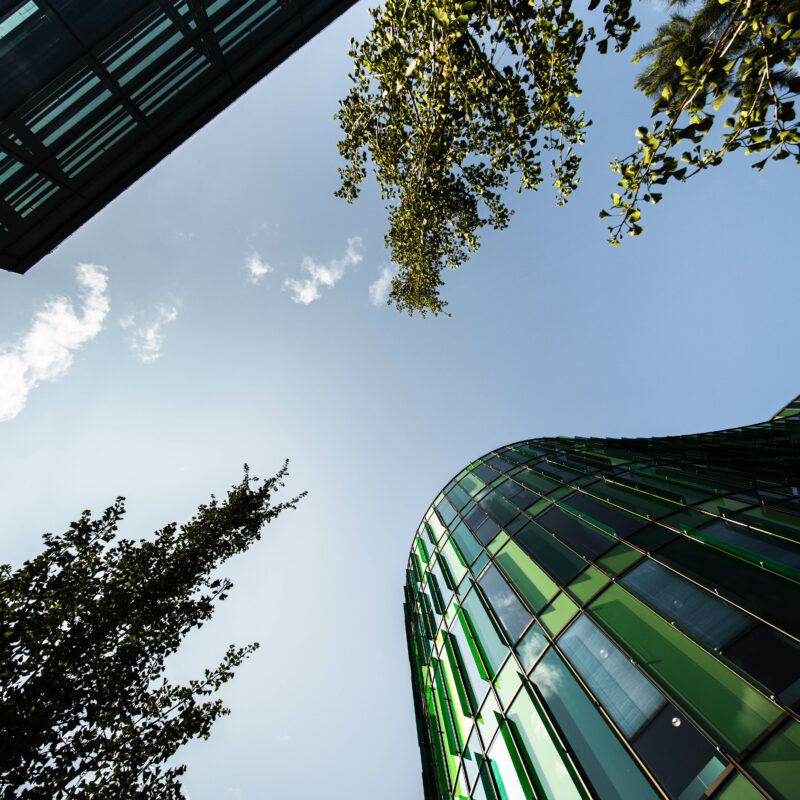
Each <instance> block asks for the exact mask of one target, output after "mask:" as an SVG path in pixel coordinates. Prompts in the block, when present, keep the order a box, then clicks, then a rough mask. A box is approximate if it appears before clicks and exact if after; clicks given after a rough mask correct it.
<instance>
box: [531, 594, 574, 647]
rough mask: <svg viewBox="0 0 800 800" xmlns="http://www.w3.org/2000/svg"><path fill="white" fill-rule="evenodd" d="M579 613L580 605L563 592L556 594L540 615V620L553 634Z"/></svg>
mask: <svg viewBox="0 0 800 800" xmlns="http://www.w3.org/2000/svg"><path fill="white" fill-rule="evenodd" d="M577 613H578V606H576V605H575V603H574V602H573V601H572V600H570V598H569V597H568V596H567V595H566V594H564V592H561V593H560V594H558V595H556V597H555V598H554V599H553V601H552V602H551V603H550V605H549V606H547V608H546V609H545V610H544V611H542V613H541V614H540V615H539V622H541V623H542V625H544V626H545V628H547V630H548V631H550V633H551V634H552V635H553V636H556V635H557V634H558V632H559V631H560V630H561V629H562V628H563V627H564V626H565V625H566V624H567V623H568V622H569V621H570V620H571V619H572V618H573V617H574V616H575V615H576V614H577Z"/></svg>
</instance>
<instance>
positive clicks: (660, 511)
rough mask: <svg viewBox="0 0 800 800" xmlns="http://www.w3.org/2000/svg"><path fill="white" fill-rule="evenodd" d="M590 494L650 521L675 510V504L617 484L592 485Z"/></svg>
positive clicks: (603, 482)
mask: <svg viewBox="0 0 800 800" xmlns="http://www.w3.org/2000/svg"><path fill="white" fill-rule="evenodd" d="M592 493H593V494H596V495H598V497H602V498H605V499H606V500H608V501H609V502H610V503H613V504H614V505H616V506H620V507H621V508H625V509H628V510H630V511H633V512H634V513H636V514H639V516H642V517H647V516H650V517H651V518H652V519H657V518H658V517H661V516H663V515H664V514H669V513H671V512H673V511H675V510H676V507H675V504H674V503H670V502H668V501H667V500H659V499H658V498H657V497H654V496H653V495H652V494H643V493H642V492H637V491H636V490H635V489H629V488H627V487H623V486H621V485H619V484H613V485H612V484H610V483H608V482H606V481H602V482H600V483H596V484H594V485H593V486H592Z"/></svg>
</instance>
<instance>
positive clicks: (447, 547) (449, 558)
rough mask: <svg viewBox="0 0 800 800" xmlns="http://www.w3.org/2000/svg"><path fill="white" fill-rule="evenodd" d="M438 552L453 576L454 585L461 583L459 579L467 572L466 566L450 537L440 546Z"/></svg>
mask: <svg viewBox="0 0 800 800" xmlns="http://www.w3.org/2000/svg"><path fill="white" fill-rule="evenodd" d="M439 552H440V554H441V555H442V556H443V557H444V560H445V563H446V564H447V567H448V569H449V571H450V574H451V575H452V576H453V581H454V583H455V584H456V585H457V584H459V583H461V579H462V578H463V577H464V575H466V574H467V568H466V566H465V565H464V562H463V561H462V559H461V554H460V553H459V552H458V551H457V550H456V548H455V547H454V546H453V543H452V542H451V541H450V539H448V540H447V541H446V542H445V543H444V544H443V545H442V546H441V549H440V551H439Z"/></svg>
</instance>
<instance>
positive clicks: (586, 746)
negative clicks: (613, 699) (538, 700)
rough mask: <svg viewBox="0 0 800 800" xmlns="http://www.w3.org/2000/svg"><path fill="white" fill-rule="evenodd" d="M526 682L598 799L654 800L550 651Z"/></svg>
mask: <svg viewBox="0 0 800 800" xmlns="http://www.w3.org/2000/svg"><path fill="white" fill-rule="evenodd" d="M531 681H532V682H533V683H534V685H535V686H536V687H537V688H538V690H539V691H540V692H541V695H542V697H543V698H544V701H545V703H546V704H547V707H548V708H549V710H550V713H551V714H552V715H553V717H555V719H556V721H557V723H558V725H559V727H560V728H561V730H562V731H563V732H564V738H565V739H566V740H567V741H568V742H569V743H570V748H571V749H572V751H573V752H574V753H575V755H576V756H577V758H578V761H579V762H580V764H581V766H582V767H583V770H584V772H585V773H586V776H587V777H588V779H589V782H590V783H591V785H592V786H593V788H594V790H595V792H596V793H597V795H598V796H599V797H602V798H603V800H630V798H633V797H635V798H636V799H637V800H655V798H656V797H657V795H656V793H655V790H654V789H653V788H652V787H651V786H650V784H649V783H648V781H647V780H646V779H645V777H644V775H643V774H642V773H641V772H640V771H639V768H638V767H637V766H636V764H635V763H634V761H633V759H632V758H631V756H630V755H629V754H628V753H627V752H626V751H625V749H624V748H623V746H622V743H621V742H620V741H619V739H617V737H616V736H615V735H614V734H613V732H612V731H611V728H609V727H608V724H607V723H606V721H605V720H604V719H603V718H602V717H601V716H600V712H599V711H598V710H597V708H596V707H595V706H594V704H593V703H592V701H591V700H590V699H589V697H588V695H587V694H586V692H584V691H583V689H582V688H581V686H580V684H579V683H578V681H577V680H575V678H574V677H573V676H572V673H571V672H570V671H569V670H568V669H567V667H566V665H565V664H564V662H563V661H562V660H561V658H560V656H559V655H558V654H557V653H556V652H555V651H554V650H553V649H552V648H551V649H550V650H548V652H547V653H545V654H544V656H542V660H541V661H540V662H539V664H538V665H537V667H536V669H534V670H533V672H532V673H531Z"/></svg>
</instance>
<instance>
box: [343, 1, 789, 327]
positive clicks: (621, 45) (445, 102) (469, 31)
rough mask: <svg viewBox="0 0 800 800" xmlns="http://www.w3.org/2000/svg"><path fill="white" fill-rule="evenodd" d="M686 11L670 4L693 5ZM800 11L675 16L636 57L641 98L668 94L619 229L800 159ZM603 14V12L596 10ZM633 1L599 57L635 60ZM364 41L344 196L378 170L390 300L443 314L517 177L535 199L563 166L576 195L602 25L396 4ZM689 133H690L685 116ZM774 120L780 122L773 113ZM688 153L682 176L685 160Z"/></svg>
mask: <svg viewBox="0 0 800 800" xmlns="http://www.w3.org/2000/svg"><path fill="white" fill-rule="evenodd" d="M686 2H687V0H672V3H673V5H685V4H686ZM799 3H800V0H703V2H702V3H701V4H700V7H699V8H698V10H697V11H696V12H695V13H694V14H693V15H692V16H691V17H690V18H686V17H682V16H680V15H678V14H674V15H673V17H672V19H671V20H670V21H669V22H668V23H666V24H665V25H664V26H662V27H661V28H659V30H658V32H657V33H656V36H655V38H654V39H653V41H652V42H650V43H649V44H647V45H645V46H644V47H643V48H641V49H640V51H639V53H638V54H637V58H638V59H642V58H644V59H651V63H650V64H649V65H648V67H647V68H646V69H645V71H644V72H643V73H642V75H641V76H640V77H639V80H638V82H637V87H638V88H639V89H640V90H641V91H643V92H645V93H646V94H648V95H651V96H657V99H656V102H655V106H654V114H655V115H658V116H660V117H661V118H660V119H658V120H657V121H656V122H655V124H654V125H653V129H652V131H651V130H649V129H648V128H646V127H640V128H638V129H637V135H638V137H639V147H638V149H637V150H636V152H635V153H633V154H631V155H629V156H627V157H626V158H623V159H621V160H620V159H617V160H616V161H614V162H613V164H612V167H613V169H615V170H616V171H617V172H619V173H620V174H621V179H620V182H619V185H620V186H622V192H620V193H614V194H612V196H611V197H612V203H613V207H614V211H613V212H610V211H608V210H603V211H601V213H600V215H601V217H608V216H610V215H611V213H614V212H616V213H617V215H618V216H619V220H618V221H617V223H616V225H615V226H611V227H610V228H609V231H610V232H611V237H610V239H609V241H611V242H612V243H614V244H617V243H618V242H619V240H620V235H621V233H622V232H624V231H627V232H629V233H631V234H633V235H637V234H638V233H640V232H641V230H642V228H641V225H639V219H640V216H641V208H640V206H641V203H642V202H651V203H656V202H658V200H660V198H661V194H660V193H659V192H657V191H653V190H652V187H653V186H658V185H660V184H663V183H666V182H667V181H669V180H671V179H678V180H684V179H686V178H687V177H689V176H690V174H695V173H696V172H697V171H700V170H702V169H705V168H706V167H708V166H712V165H716V164H719V163H720V162H721V160H722V157H723V155H724V154H725V153H726V152H729V151H733V150H736V149H738V148H740V147H745V148H746V149H747V150H748V151H749V152H764V153H766V154H767V155H766V158H765V159H764V161H760V162H758V163H757V164H756V165H755V166H757V167H758V168H763V166H764V163H765V161H766V159H768V158H773V159H778V160H780V159H782V158H787V157H788V156H789V155H794V156H795V158H796V159H797V158H798V152H797V148H798V141H800V139H798V128H797V123H795V122H793V120H794V109H793V101H792V98H793V97H794V95H796V94H797V91H798V88H800V86H798V77H797V75H796V73H795V72H794V71H793V65H794V60H795V57H796V55H797V48H798V38H800V30H798V29H800V18H798V12H797V9H798V8H799V7H800V6H799V5H798V4H799ZM598 5H599V0H590V3H589V11H592V10H593V9H595V8H596V7H597V6H598ZM630 8H631V3H630V0H609V2H608V3H607V4H606V5H605V6H604V8H603V10H602V13H603V15H604V28H605V35H604V36H603V37H602V38H600V39H598V40H597V41H596V46H597V48H598V50H599V51H600V52H601V53H605V52H607V51H608V45H609V43H611V42H613V44H614V50H615V51H621V50H623V49H625V48H626V47H627V45H628V43H629V41H630V37H631V35H632V34H633V32H634V31H636V30H637V29H638V22H637V21H636V19H635V17H634V16H633V15H632V14H631V13H630ZM371 13H372V16H373V20H374V25H373V28H372V31H371V32H370V33H369V34H368V35H367V37H366V38H365V39H364V41H363V42H361V43H358V42H356V41H355V40H351V49H350V55H351V57H352V58H353V59H354V70H353V73H352V74H351V76H350V77H351V79H352V82H353V86H352V88H351V90H350V92H349V93H348V95H347V97H345V98H344V99H343V100H341V101H340V104H339V111H338V112H337V115H336V116H337V118H338V119H339V122H340V124H341V127H342V130H343V134H344V136H343V138H342V140H341V141H340V142H339V151H340V153H341V154H342V156H343V157H344V159H345V162H346V165H345V166H344V167H341V168H340V170H339V172H340V176H341V178H342V185H341V187H340V188H339V190H338V191H337V192H336V195H337V196H338V197H342V198H344V199H346V200H348V202H353V201H354V200H355V198H356V197H357V196H358V193H359V187H360V184H361V182H362V180H363V179H364V177H366V173H367V162H368V160H370V161H371V163H372V168H373V170H374V172H375V175H376V178H377V180H378V183H379V184H380V187H381V192H382V195H383V198H384V199H385V200H386V201H388V205H387V210H388V212H389V231H388V234H387V236H386V245H387V247H388V248H389V249H390V250H391V254H392V260H393V261H394V263H395V264H396V266H397V269H398V274H397V276H396V277H395V278H394V279H393V281H392V288H391V293H390V295H389V301H388V302H389V303H390V304H391V303H394V305H395V306H396V307H397V308H398V309H400V310H405V311H408V313H409V314H413V313H414V312H415V311H416V312H419V313H420V314H422V315H423V316H424V315H425V314H426V313H427V312H432V313H433V314H437V313H439V312H442V311H443V310H444V308H445V306H446V303H445V302H444V301H443V300H442V299H441V297H440V295H439V289H440V287H441V286H442V285H443V281H442V271H443V269H444V268H445V267H450V268H457V267H458V266H460V265H461V264H463V263H464V262H465V261H466V260H467V258H468V257H469V255H470V253H472V252H475V251H476V250H477V248H478V245H479V238H478V235H477V231H478V230H479V229H480V228H482V227H483V226H485V225H491V226H493V227H494V228H496V229H501V228H505V227H506V226H507V225H508V222H509V218H510V216H511V214H512V213H513V212H512V211H510V210H509V209H508V207H507V206H506V205H505V203H504V201H503V192H504V191H505V190H506V189H507V187H508V185H509V181H510V178H511V176H512V175H514V174H517V173H518V174H519V187H518V188H517V191H521V189H523V188H527V189H536V188H537V187H538V186H539V185H540V184H541V183H542V181H543V175H542V171H543V161H544V160H545V159H546V157H550V166H551V170H552V172H551V177H552V180H553V185H554V187H555V189H556V197H557V201H558V203H559V204H562V203H564V202H566V201H567V199H568V197H569V195H570V194H571V192H572V191H574V189H575V188H576V187H577V185H578V171H579V167H580V157H579V156H578V154H577V152H576V147H577V146H578V145H580V144H582V143H583V141H584V135H585V130H586V128H587V127H588V125H590V124H591V123H590V121H588V120H585V119H584V117H583V114H582V113H579V112H578V111H576V109H575V108H574V106H573V105H572V100H571V98H572V97H575V96H577V95H579V94H580V87H579V84H578V80H577V70H578V67H579V66H580V63H581V60H582V58H583V55H584V53H585V49H586V46H587V44H588V43H589V42H590V41H592V40H593V39H595V38H596V35H595V31H594V29H593V28H592V27H587V26H586V25H585V23H584V21H583V20H582V19H580V18H579V17H577V16H576V15H575V13H573V11H572V10H571V0H466V1H465V2H459V1H458V0H437V4H436V5H431V4H429V3H424V2H422V0H387V2H386V5H385V7H384V8H383V9H380V8H378V9H373V10H372V11H371ZM728 95H730V96H731V97H733V98H736V102H735V108H734V109H733V116H731V117H730V118H729V119H728V120H727V121H726V124H728V125H729V127H730V128H731V131H730V133H728V134H726V136H725V137H724V139H723V144H722V147H720V148H719V149H717V150H713V149H703V147H702V144H701V143H702V142H703V140H704V137H705V136H706V134H707V133H708V132H709V130H710V129H711V126H712V124H713V120H714V115H713V113H712V111H713V110H716V109H717V108H719V106H720V104H721V103H723V102H724V101H725V98H726V97H727V96H728ZM682 114H686V115H688V120H686V121H685V123H684V121H681V115H682ZM770 115H771V116H770ZM687 140H688V141H690V142H691V144H692V149H691V150H690V151H688V152H685V153H683V156H682V157H683V159H684V161H686V162H687V163H688V167H687V168H688V169H691V170H693V172H691V173H689V174H687V171H686V170H687V168H684V167H680V168H679V166H678V160H677V158H676V157H675V155H674V154H673V152H672V151H673V149H674V148H675V147H677V146H678V145H680V143H681V142H685V141H687Z"/></svg>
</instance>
